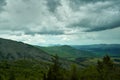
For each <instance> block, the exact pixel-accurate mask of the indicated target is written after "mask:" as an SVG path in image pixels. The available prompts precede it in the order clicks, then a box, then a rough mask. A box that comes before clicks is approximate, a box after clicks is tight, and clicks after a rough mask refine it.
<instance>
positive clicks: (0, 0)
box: [0, 0, 6, 12]
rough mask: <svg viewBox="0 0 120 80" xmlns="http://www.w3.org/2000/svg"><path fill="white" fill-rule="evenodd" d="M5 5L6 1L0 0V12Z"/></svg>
mask: <svg viewBox="0 0 120 80" xmlns="http://www.w3.org/2000/svg"><path fill="white" fill-rule="evenodd" d="M5 5H6V1H5V0H0V12H1V11H2V10H3V6H5Z"/></svg>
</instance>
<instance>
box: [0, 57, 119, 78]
mask: <svg viewBox="0 0 120 80" xmlns="http://www.w3.org/2000/svg"><path fill="white" fill-rule="evenodd" d="M51 61H52V62H51V63H45V62H40V61H36V60H27V59H24V60H15V61H7V60H3V61H1V62H0V80H120V68H119V65H116V64H115V63H114V62H113V61H112V60H111V58H110V57H109V56H104V57H103V58H102V60H98V61H97V64H96V65H91V66H88V67H84V68H81V67H79V66H78V65H76V64H72V65H71V66H70V67H66V66H64V65H63V64H62V63H61V62H60V59H59V57H58V56H57V55H56V56H53V58H52V59H51Z"/></svg>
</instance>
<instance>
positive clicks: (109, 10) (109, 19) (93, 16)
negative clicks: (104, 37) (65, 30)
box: [68, 0, 120, 32]
mask: <svg viewBox="0 0 120 80" xmlns="http://www.w3.org/2000/svg"><path fill="white" fill-rule="evenodd" d="M107 1H108V2H107ZM71 2H73V3H74V4H75V5H74V6H77V7H76V8H78V10H77V11H79V12H83V13H84V14H85V17H83V19H80V20H78V21H77V22H73V23H70V24H69V25H68V27H73V28H74V27H79V28H84V29H85V32H93V31H103V30H108V29H113V28H117V27H120V18H119V17H120V1H119V0H84V1H82V0H71ZM83 2H84V3H83ZM87 5H89V6H87ZM78 6H79V7H78ZM72 7H73V6H72ZM80 7H83V10H82V11H81V10H80ZM73 9H74V8H73Z"/></svg>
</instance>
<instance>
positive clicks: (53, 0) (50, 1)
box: [47, 0, 60, 12]
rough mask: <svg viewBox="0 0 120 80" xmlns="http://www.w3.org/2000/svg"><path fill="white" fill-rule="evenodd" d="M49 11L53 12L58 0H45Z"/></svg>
mask: <svg viewBox="0 0 120 80" xmlns="http://www.w3.org/2000/svg"><path fill="white" fill-rule="evenodd" d="M47 6H48V8H49V11H51V12H55V10H56V8H57V7H58V6H60V0H47Z"/></svg>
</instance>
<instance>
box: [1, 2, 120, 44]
mask: <svg viewBox="0 0 120 80" xmlns="http://www.w3.org/2000/svg"><path fill="white" fill-rule="evenodd" d="M0 37H1V38H6V39H12V40H17V41H22V42H25V43H29V44H34V45H48V44H68V45H71V44H72V45H73V44H74V45H76V44H77V45H78V44H80V45H86V44H101V43H102V44H113V43H114V44H120V0H0Z"/></svg>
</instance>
